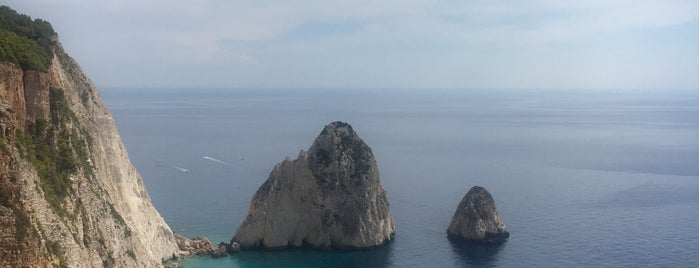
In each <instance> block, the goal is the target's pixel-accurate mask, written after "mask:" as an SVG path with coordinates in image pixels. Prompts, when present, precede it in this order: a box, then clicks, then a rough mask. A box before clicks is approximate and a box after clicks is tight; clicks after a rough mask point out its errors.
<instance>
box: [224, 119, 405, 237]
mask: <svg viewBox="0 0 699 268" xmlns="http://www.w3.org/2000/svg"><path fill="white" fill-rule="evenodd" d="M394 230H395V226H394V223H393V216H392V215H391V210H390V208H389V204H388V198H387V195H386V191H385V190H384V189H383V187H382V186H381V182H380V180H379V170H378V167H377V165H376V160H375V159H374V154H373V153H372V151H371V148H369V146H367V145H366V144H365V143H364V141H362V139H360V138H359V136H358V135H357V133H355V132H354V130H353V129H352V126H350V125H349V124H347V123H344V122H333V123H330V124H329V125H327V126H325V128H324V129H323V131H322V132H321V133H320V135H319V136H318V137H317V138H316V139H315V141H314V142H313V145H312V146H311V148H310V149H309V150H308V151H307V152H306V151H301V153H300V154H299V156H298V158H297V159H295V160H291V159H289V158H287V159H285V160H284V161H283V162H282V163H280V164H277V165H276V166H275V167H274V169H273V170H272V172H271V173H270V175H269V178H268V179H267V181H265V183H264V184H262V186H260V188H259V189H258V190H257V192H256V193H255V195H254V196H253V198H252V202H251V204H250V208H249V211H248V215H247V218H246V219H245V220H244V221H243V223H242V224H241V225H240V227H239V228H238V230H237V231H236V233H235V236H234V237H233V238H232V239H231V244H233V243H238V244H239V245H240V248H241V249H275V248H286V247H295V248H298V247H310V248H318V249H340V250H343V249H361V248H368V247H374V246H379V245H382V244H384V243H386V242H388V241H390V240H391V239H392V238H393V235H394Z"/></svg>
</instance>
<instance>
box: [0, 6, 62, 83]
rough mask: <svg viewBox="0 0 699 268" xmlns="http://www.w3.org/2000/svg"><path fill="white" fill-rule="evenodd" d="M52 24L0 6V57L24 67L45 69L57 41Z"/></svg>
mask: <svg viewBox="0 0 699 268" xmlns="http://www.w3.org/2000/svg"><path fill="white" fill-rule="evenodd" d="M55 35H56V32H54V31H53V27H51V24H50V23H48V22H47V21H45V20H41V19H35V20H32V18H31V17H29V16H27V15H21V14H18V13H17V12H16V11H14V10H13V9H11V8H9V7H7V6H0V61H6V62H11V63H15V64H19V66H21V67H22V69H24V70H35V71H42V72H45V71H46V70H47V69H48V66H49V65H50V64H51V56H52V52H51V47H52V46H53V45H54V44H55V41H53V36H55Z"/></svg>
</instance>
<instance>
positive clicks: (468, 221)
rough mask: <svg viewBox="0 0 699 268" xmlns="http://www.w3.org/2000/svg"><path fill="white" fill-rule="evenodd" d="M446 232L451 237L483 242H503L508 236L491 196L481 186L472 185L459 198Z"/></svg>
mask: <svg viewBox="0 0 699 268" xmlns="http://www.w3.org/2000/svg"><path fill="white" fill-rule="evenodd" d="M447 234H448V235H449V238H452V239H460V240H467V241H473V242H483V243H500V242H504V241H505V240H506V239H507V238H508V237H509V236H510V233H509V232H508V231H507V228H506V227H505V223H504V222H503V221H502V219H501V218H500V216H499V215H498V210H497V208H496V207H495V201H494V200H493V197H492V196H491V195H490V193H488V191H487V190H486V189H485V188H483V187H481V186H473V188H471V190H469V191H468V193H466V195H465V196H464V197H463V199H461V202H459V206H458V207H457V208H456V212H454V216H453V217H452V218H451V224H449V228H448V229H447Z"/></svg>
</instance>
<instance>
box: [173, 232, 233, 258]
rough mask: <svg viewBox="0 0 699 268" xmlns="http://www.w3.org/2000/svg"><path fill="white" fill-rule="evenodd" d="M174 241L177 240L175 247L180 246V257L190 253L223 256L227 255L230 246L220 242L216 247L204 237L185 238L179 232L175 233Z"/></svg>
mask: <svg viewBox="0 0 699 268" xmlns="http://www.w3.org/2000/svg"><path fill="white" fill-rule="evenodd" d="M175 241H176V242H177V247H179V248H180V254H179V256H181V257H186V256H191V255H194V256H212V257H225V256H228V250H229V248H230V246H229V245H228V244H225V243H221V244H219V245H218V247H215V246H214V244H212V243H211V241H209V239H208V238H206V237H193V238H186V237H184V236H181V235H179V234H175Z"/></svg>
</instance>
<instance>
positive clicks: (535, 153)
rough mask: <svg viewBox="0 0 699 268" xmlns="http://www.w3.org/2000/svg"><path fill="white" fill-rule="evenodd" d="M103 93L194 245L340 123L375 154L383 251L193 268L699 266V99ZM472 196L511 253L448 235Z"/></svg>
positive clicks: (565, 94)
mask: <svg viewBox="0 0 699 268" xmlns="http://www.w3.org/2000/svg"><path fill="white" fill-rule="evenodd" d="M102 94H103V96H104V98H105V100H106V102H107V104H108V105H109V107H110V109H111V111H112V113H113V115H114V119H115V120H116V123H117V126H118V128H119V131H120V134H121V136H122V139H123V141H124V143H125V144H126V147H127V150H128V151H129V155H130V157H131V160H132V162H133V163H134V165H135V166H136V168H137V169H138V170H139V172H140V173H141V175H142V176H143V180H144V182H145V184H146V186H147V188H148V192H149V193H150V195H151V198H152V200H153V202H154V204H155V206H156V207H157V208H158V210H159V211H160V213H161V215H162V216H163V217H164V218H165V220H166V221H167V222H168V224H170V226H171V227H172V228H173V230H174V231H176V232H179V233H182V234H184V235H186V236H207V237H209V238H210V239H211V240H212V241H213V242H217V241H226V242H227V241H229V240H230V238H231V236H232V235H233V233H234V232H235V230H236V228H237V227H238V225H239V224H240V223H241V222H242V220H243V219H244V217H245V215H246V213H247V209H248V205H249V202H250V198H251V197H252V195H253V194H254V192H255V191H256V189H257V188H258V187H259V186H260V185H261V184H262V183H263V182H264V180H265V179H266V178H267V175H268V173H269V172H270V171H271V169H272V167H273V166H274V165H275V164H276V163H277V162H279V161H281V160H283V159H284V158H285V157H286V156H291V157H296V156H297V155H298V152H299V151H300V150H301V149H307V148H308V147H309V146H310V145H311V143H312V142H313V140H314V139H315V137H316V136H317V135H318V134H319V132H320V131H321V130H322V128H323V126H324V125H325V124H327V123H329V122H331V121H336V120H342V121H346V122H348V123H350V124H352V126H353V127H354V129H355V130H356V131H357V132H358V134H359V135H360V136H361V137H362V138H363V139H364V141H365V142H366V143H367V144H368V145H369V146H371V147H372V149H373V152H374V154H375V155H376V158H377V161H378V165H379V169H380V172H381V180H382V183H383V186H384V188H385V189H386V190H387V191H388V196H389V201H390V204H391V210H392V213H393V216H394V219H395V222H396V226H397V231H396V236H395V240H394V241H393V242H392V243H390V244H389V245H388V246H385V247H381V248H377V249H373V250H366V251H355V252H320V251H312V250H291V251H274V252H242V253H239V254H237V255H234V256H231V257H227V258H220V259H212V258H190V259H186V260H185V261H184V262H183V265H184V266H185V267H304V266H305V267H469V266H472V267H570V266H588V267H620V266H624V267H638V266H645V267H648V266H650V267H699V254H697V253H699V92H669V91H656V92H602V91H592V92H585V91H576V92H571V91H445V90H422V91H418V90H415V91H410V90H373V91H372V90H201V89H200V90H193V89H192V90H181V89H180V90H120V89H109V90H104V91H102ZM203 156H209V157H213V158H216V159H220V160H223V161H226V162H229V163H230V164H231V165H224V164H221V163H217V162H214V161H210V160H207V159H204V158H203ZM170 166H177V167H182V168H187V169H189V170H190V172H189V173H183V172H181V171H179V170H177V169H175V168H172V167H170ZM473 185H482V186H484V187H486V188H487V189H488V190H489V191H490V192H491V194H492V195H493V196H494V198H495V201H496V204H497V206H498V210H499V212H500V216H501V217H502V218H503V219H504V221H505V223H506V225H507V227H508V229H509V231H510V232H511V236H510V238H509V240H508V241H507V242H506V243H505V244H504V245H502V246H499V247H484V246H472V245H471V246H469V245H460V244H452V243H450V242H449V240H447V238H446V228H447V226H448V224H449V221H450V219H451V216H452V214H453V213H454V210H455V208H456V205H457V204H458V202H459V201H460V199H461V197H462V196H463V195H464V194H465V192H466V191H467V190H468V189H469V188H470V187H471V186H473Z"/></svg>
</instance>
